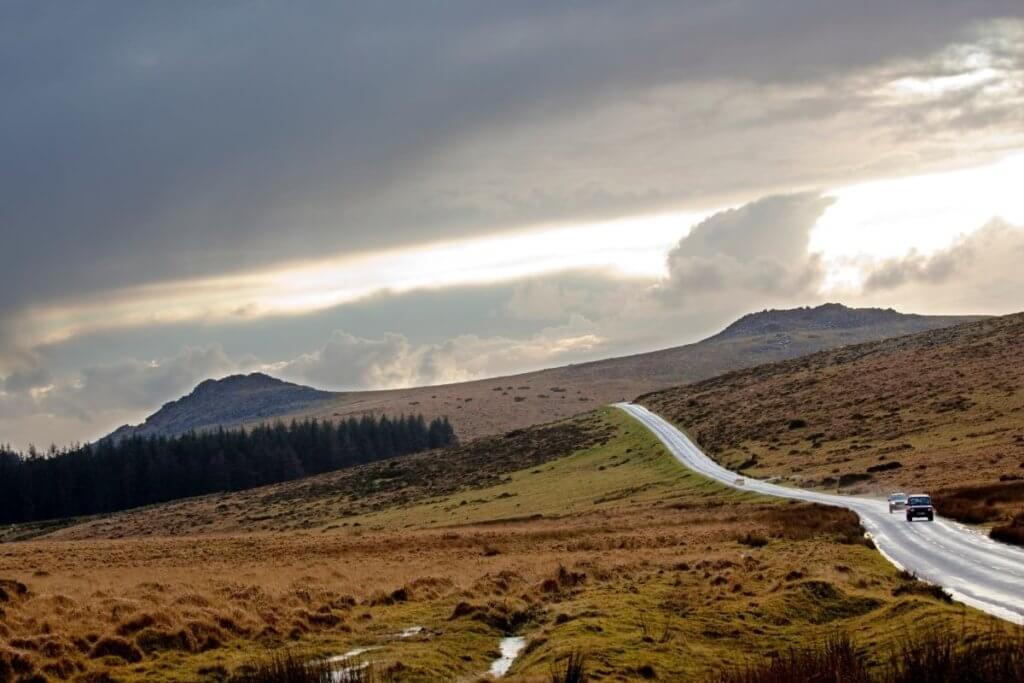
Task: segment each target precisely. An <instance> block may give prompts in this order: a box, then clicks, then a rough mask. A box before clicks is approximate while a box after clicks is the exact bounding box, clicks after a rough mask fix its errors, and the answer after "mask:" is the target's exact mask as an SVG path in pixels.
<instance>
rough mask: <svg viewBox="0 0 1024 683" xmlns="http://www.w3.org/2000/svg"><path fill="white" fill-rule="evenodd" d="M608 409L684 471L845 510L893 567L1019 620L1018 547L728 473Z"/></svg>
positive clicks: (652, 425) (1021, 569)
mask: <svg viewBox="0 0 1024 683" xmlns="http://www.w3.org/2000/svg"><path fill="white" fill-rule="evenodd" d="M616 407H618V408H621V409H622V410H624V411H626V412H627V413H629V414H630V415H632V416H633V417H634V418H636V419H637V420H638V421H639V422H640V423H641V424H643V425H644V426H645V427H647V428H648V429H649V430H651V431H652V432H653V433H654V434H655V435H656V436H657V437H658V438H659V439H660V440H661V442H662V443H664V444H665V446H666V447H667V448H668V450H669V451H670V452H671V453H672V455H674V456H675V457H676V459H677V460H679V462H681V463H682V464H683V465H685V466H686V467H688V468H690V469H691V470H693V471H695V472H697V473H699V474H702V475H704V476H705V477H708V478H709V479H714V480H715V481H718V482H721V483H722V484H725V485H726V486H730V487H732V488H737V489H742V490H745V491H753V492H756V493H762V494H765V495H769V496H780V497H782V498H793V499H795V500H802V501H807V502H809V503H821V504H824V505H834V506H838V507H844V508H848V509H850V510H853V511H854V512H856V513H857V514H858V515H859V516H860V520H861V524H862V525H863V526H864V528H865V529H866V530H867V531H868V533H870V534H871V538H872V540H873V541H874V542H875V545H876V546H878V549H879V551H881V553H882V554H883V555H884V556H885V557H886V558H887V559H888V560H889V561H890V562H892V563H893V564H894V565H896V566H897V567H899V568H900V569H906V570H907V571H910V572H913V573H914V574H916V575H917V576H918V577H919V578H921V579H923V580H925V581H928V582H929V583H934V584H937V585H940V586H942V587H943V588H945V589H946V591H947V592H948V593H949V594H950V595H951V596H953V598H954V599H955V600H959V601H960V602H963V603H966V604H968V605H971V606H972V607H976V608H978V609H980V610H982V611H984V612H988V613H989V614H991V615H993V616H997V617H1000V618H1002V619H1006V620H1008V621H1012V622H1014V623H1016V624H1024V550H1021V549H1018V548H1015V547H1012V546H1008V545H1004V544H1001V543H997V542H996V541H993V540H992V539H990V538H988V537H987V536H984V535H982V534H980V533H978V532H977V531H974V530H972V529H970V528H968V527H966V526H963V525H962V524H958V523H956V522H952V521H950V520H946V519H942V518H941V517H938V516H937V517H936V518H935V521H934V522H926V521H915V522H907V520H906V516H905V515H904V514H903V513H902V512H897V513H894V514H891V515H890V514H889V506H888V503H886V502H885V501H882V500H873V499H870V498H858V497H855V496H839V495H834V494H829V493H819V492H817V491H808V490H806V489H797V488H789V487H785V486H779V485H777V484H771V483H768V482H764V481H759V480H756V479H751V478H749V477H747V476H745V475H741V474H737V473H736V472H730V471H729V470H727V469H725V468H724V467H722V466H720V465H719V464H718V463H716V462H714V461H713V460H712V459H711V458H709V457H708V456H706V455H704V453H703V452H702V451H701V450H700V448H698V447H697V445H696V444H694V443H693V441H691V440H690V439H689V437H687V436H686V435H685V434H683V433H682V432H681V431H679V430H678V429H676V427H674V426H673V425H672V424H671V423H669V422H667V421H666V420H664V419H662V418H660V417H658V416H657V415H655V414H654V413H652V412H651V411H649V410H647V409H646V408H644V407H643V406H639V405H636V404H633V403H617V404H616ZM740 479H742V482H743V483H742V484H739V483H738V480H740ZM908 493H912V492H908Z"/></svg>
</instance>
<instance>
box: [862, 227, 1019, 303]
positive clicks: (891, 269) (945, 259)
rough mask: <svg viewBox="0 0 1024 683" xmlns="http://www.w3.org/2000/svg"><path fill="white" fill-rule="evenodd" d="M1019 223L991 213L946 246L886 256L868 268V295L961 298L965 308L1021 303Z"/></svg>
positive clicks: (865, 288)
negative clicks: (991, 216) (894, 293)
mask: <svg viewBox="0 0 1024 683" xmlns="http://www.w3.org/2000/svg"><path fill="white" fill-rule="evenodd" d="M1022 262H1024V227H1016V226H1013V225H1011V224H1009V223H1007V222H1006V221H1003V220H1000V219H994V220H992V221H990V222H989V223H988V224H986V225H985V226H983V227H981V228H980V229H978V230H976V231H974V232H972V233H969V234H967V235H965V236H963V237H961V238H959V239H957V240H956V241H955V242H954V243H953V244H951V245H950V246H949V247H947V248H945V249H940V250H939V251H936V252H935V253H933V254H929V255H928V256H924V255H922V254H919V253H917V252H911V253H910V254H908V255H906V256H904V257H902V258H897V259H888V260H886V261H883V262H881V263H879V264H876V265H874V266H872V267H871V268H869V269H868V270H867V274H866V277H865V279H864V291H865V293H866V294H867V295H869V296H870V295H872V294H876V293H888V292H892V291H893V290H899V291H901V292H903V293H904V295H906V294H907V293H909V294H910V295H914V293H915V292H916V293H917V295H918V296H921V297H922V298H924V297H927V296H932V297H937V298H939V299H945V300H947V301H960V302H964V304H966V305H969V306H971V307H972V308H970V309H967V308H965V309H964V310H965V311H969V312H970V311H981V310H997V311H1002V312H1009V311H1016V310H1019V309H1020V306H1021V304H1020V300H1019V292H1020V291H1022V290H1024V272H1022V271H1021V268H1020V264H1021V263H1022Z"/></svg>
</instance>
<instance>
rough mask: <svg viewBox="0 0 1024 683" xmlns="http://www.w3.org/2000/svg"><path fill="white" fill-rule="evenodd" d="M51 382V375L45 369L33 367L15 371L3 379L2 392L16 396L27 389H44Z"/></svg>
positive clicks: (38, 366) (37, 366)
mask: <svg viewBox="0 0 1024 683" xmlns="http://www.w3.org/2000/svg"><path fill="white" fill-rule="evenodd" d="M52 381H53V375H52V374H50V371H49V370H48V369H46V368H45V367H42V366H40V365H36V366H33V367H28V368H22V369H17V370H15V371H14V372H12V373H11V374H9V375H7V377H5V378H3V388H4V391H6V392H8V393H11V394H17V393H21V392H24V391H28V390H29V389H37V388H39V387H45V386H47V385H48V384H50V382H52Z"/></svg>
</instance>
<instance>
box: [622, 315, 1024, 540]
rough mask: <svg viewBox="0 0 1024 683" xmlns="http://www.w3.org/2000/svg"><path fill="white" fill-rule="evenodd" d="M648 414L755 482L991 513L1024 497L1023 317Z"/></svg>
mask: <svg viewBox="0 0 1024 683" xmlns="http://www.w3.org/2000/svg"><path fill="white" fill-rule="evenodd" d="M639 402H641V403H642V404H644V405H645V406H647V407H649V408H650V409H651V410H654V411H655V412H658V413H660V414H661V415H663V416H665V417H667V418H668V419H671V420H672V421H674V422H675V423H676V424H678V425H679V426H680V427H682V428H684V429H686V430H688V431H689V433H690V434H692V435H693V436H694V437H695V438H696V439H697V440H698V442H699V443H700V444H701V445H702V446H703V447H704V448H705V449H706V450H707V451H708V452H709V454H711V455H712V456H713V457H716V458H717V459H718V460H720V461H721V462H722V463H723V464H725V465H727V466H729V467H731V468H734V469H741V470H743V471H746V472H749V473H750V474H751V475H753V476H758V477H768V476H779V477H782V478H783V479H784V480H787V481H791V482H794V483H797V484H799V485H801V486H810V487H818V488H824V489H832V490H834V489H836V488H839V489H841V490H842V491H844V492H865V493H876V494H880V493H885V492H888V491H890V490H896V489H906V490H921V489H924V490H931V491H933V492H934V491H939V490H943V489H947V490H949V489H952V488H954V487H958V488H959V487H964V486H968V485H970V486H976V487H990V490H989V489H979V490H987V493H979V494H978V495H979V496H981V497H982V499H987V500H988V503H987V504H988V505H989V506H992V505H996V504H998V503H999V500H998V497H997V498H993V496H995V495H996V492H997V491H999V490H1002V492H1003V493H1001V494H1000V495H1001V496H1002V497H1004V498H1006V497H1008V496H1010V493H1011V492H1012V490H1016V489H1024V486H1021V481H1019V480H1024V314H1014V315H1008V316H1004V317H999V318H990V319H986V320H981V321H978V322H973V323H968V324H964V325H959V326H956V327H950V328H945V329H940V330H933V331H929V332H923V333H919V334H916V335H912V336H907V337H901V338H897V339H889V340H885V341H879V342H870V343H865V344H860V345H856V346H850V347H846V348H842V349H835V350H830V351H824V352H820V353H816V354H813V355H809V356H806V357H803V358H799V359H794V360H788V361H783V362H779V363H774V364H770V365H763V366H759V367H756V368H751V369H746V370H740V371H736V372H732V373H729V374H725V375H722V376H720V377H716V378H713V379H709V380H705V381H702V382H698V383H696V384H693V385H690V386H681V387H677V388H673V389H668V390H664V391H659V392H655V393H652V394H649V395H646V396H643V397H641V398H640V399H639ZM1022 493H1024V490H1022ZM1014 495H1016V494H1014ZM1011 497H1012V496H1011ZM977 521H981V520H977Z"/></svg>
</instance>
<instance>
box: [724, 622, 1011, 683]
mask: <svg viewBox="0 0 1024 683" xmlns="http://www.w3.org/2000/svg"><path fill="white" fill-rule="evenodd" d="M871 654H872V655H873V657H871V658H869V656H868V653H867V652H865V651H863V650H861V649H859V648H857V647H856V646H855V644H854V643H853V641H852V640H851V639H850V638H849V636H847V635H846V634H842V633H837V634H833V635H831V636H830V637H828V638H827V639H826V640H824V641H823V642H821V643H819V644H817V645H814V646H811V647H808V648H803V649H796V648H794V649H790V650H787V651H786V652H784V653H782V654H781V655H779V656H777V657H773V658H770V659H767V660H765V661H762V662H759V663H756V664H751V665H748V666H747V667H745V668H742V669H737V670H734V671H729V672H726V673H722V674H719V675H718V676H717V677H714V678H711V679H709V680H711V681H714V683H792V682H793V681H822V682H826V681H827V682H830V683H831V682H835V683H1019V681H1022V680H1024V640H1022V639H1021V638H1020V637H1019V636H1018V637H1013V636H1000V635H990V636H983V637H974V636H964V635H954V634H950V633H944V632H937V631H935V632H930V633H927V634H925V635H923V636H921V637H919V638H917V639H915V640H910V641H905V642H904V643H902V644H900V645H897V646H895V647H893V648H892V649H890V650H889V651H888V652H887V653H877V652H876V653H871ZM872 659H873V660H874V661H875V662H877V663H873V662H872Z"/></svg>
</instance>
